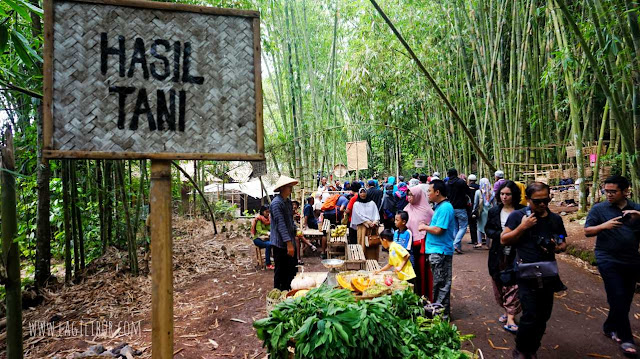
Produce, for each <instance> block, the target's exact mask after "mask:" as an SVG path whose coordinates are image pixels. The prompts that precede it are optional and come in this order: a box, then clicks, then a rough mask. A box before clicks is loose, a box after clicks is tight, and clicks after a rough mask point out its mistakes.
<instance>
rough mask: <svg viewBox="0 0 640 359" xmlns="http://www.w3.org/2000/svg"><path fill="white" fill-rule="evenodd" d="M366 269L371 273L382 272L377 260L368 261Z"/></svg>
mask: <svg viewBox="0 0 640 359" xmlns="http://www.w3.org/2000/svg"><path fill="white" fill-rule="evenodd" d="M366 269H367V271H369V272H375V271H377V270H380V263H378V261H377V260H375V259H367V264H366Z"/></svg>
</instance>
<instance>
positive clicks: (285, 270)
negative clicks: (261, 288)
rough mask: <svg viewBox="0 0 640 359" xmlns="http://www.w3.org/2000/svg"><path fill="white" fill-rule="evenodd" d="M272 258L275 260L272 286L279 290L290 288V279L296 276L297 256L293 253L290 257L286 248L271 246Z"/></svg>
mask: <svg viewBox="0 0 640 359" xmlns="http://www.w3.org/2000/svg"><path fill="white" fill-rule="evenodd" d="M271 250H272V251H273V259H274V260H275V262H276V264H275V270H274V273H273V287H274V288H277V289H280V290H290V289H291V281H292V280H293V278H294V277H295V276H296V273H297V272H298V269H297V268H296V265H298V257H297V256H296V255H295V254H294V256H293V257H290V256H289V255H288V254H287V249H286V248H278V247H275V246H271Z"/></svg>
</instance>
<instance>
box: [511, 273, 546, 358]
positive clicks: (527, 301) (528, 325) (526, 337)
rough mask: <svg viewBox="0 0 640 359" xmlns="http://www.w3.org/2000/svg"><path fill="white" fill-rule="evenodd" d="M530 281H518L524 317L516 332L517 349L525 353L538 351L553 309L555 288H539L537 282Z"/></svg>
mask: <svg viewBox="0 0 640 359" xmlns="http://www.w3.org/2000/svg"><path fill="white" fill-rule="evenodd" d="M529 282H530V281H518V296H519V297H520V305H521V306H522V317H521V318H520V325H519V326H518V334H516V349H518V351H519V352H521V353H523V354H534V353H535V352H537V351H538V348H540V341H542V336H543V335H544V331H545V330H546V329H547V321H548V320H549V318H550V317H551V311H552V310H553V293H554V290H553V289H552V288H550V287H551V286H547V287H545V288H538V287H537V286H536V285H535V283H529Z"/></svg>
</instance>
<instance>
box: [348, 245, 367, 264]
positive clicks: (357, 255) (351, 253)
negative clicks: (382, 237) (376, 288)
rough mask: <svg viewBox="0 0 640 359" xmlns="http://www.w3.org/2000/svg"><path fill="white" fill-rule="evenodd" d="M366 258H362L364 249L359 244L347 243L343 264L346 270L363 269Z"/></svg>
mask: <svg viewBox="0 0 640 359" xmlns="http://www.w3.org/2000/svg"><path fill="white" fill-rule="evenodd" d="M365 264H366V260H365V258H364V251H363V250H362V246H361V245H359V244H347V259H346V260H345V261H344V266H345V268H346V269H347V270H360V269H364V268H365Z"/></svg>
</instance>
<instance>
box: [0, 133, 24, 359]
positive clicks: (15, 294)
mask: <svg viewBox="0 0 640 359" xmlns="http://www.w3.org/2000/svg"><path fill="white" fill-rule="evenodd" d="M4 143H5V145H4V146H0V167H1V168H4V169H6V171H0V182H2V193H1V195H0V204H1V208H0V211H1V213H2V231H1V232H2V252H1V253H0V254H2V260H1V261H0V265H2V267H3V268H2V269H3V270H2V272H5V271H4V269H5V268H6V273H2V277H5V274H6V277H5V278H0V282H2V284H4V286H5V290H6V296H5V303H6V306H7V319H6V323H7V331H6V342H5V343H6V347H7V351H6V353H7V354H6V358H8V359H21V358H22V357H23V353H24V350H23V348H24V346H23V341H22V334H23V333H22V288H21V283H22V281H21V279H20V248H19V246H18V242H17V241H16V240H15V237H16V233H17V232H18V224H17V221H16V218H17V212H16V179H15V177H14V175H13V173H14V172H13V171H15V165H16V163H15V158H14V152H13V134H12V132H11V129H10V128H7V129H6V130H5V134H4Z"/></svg>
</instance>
